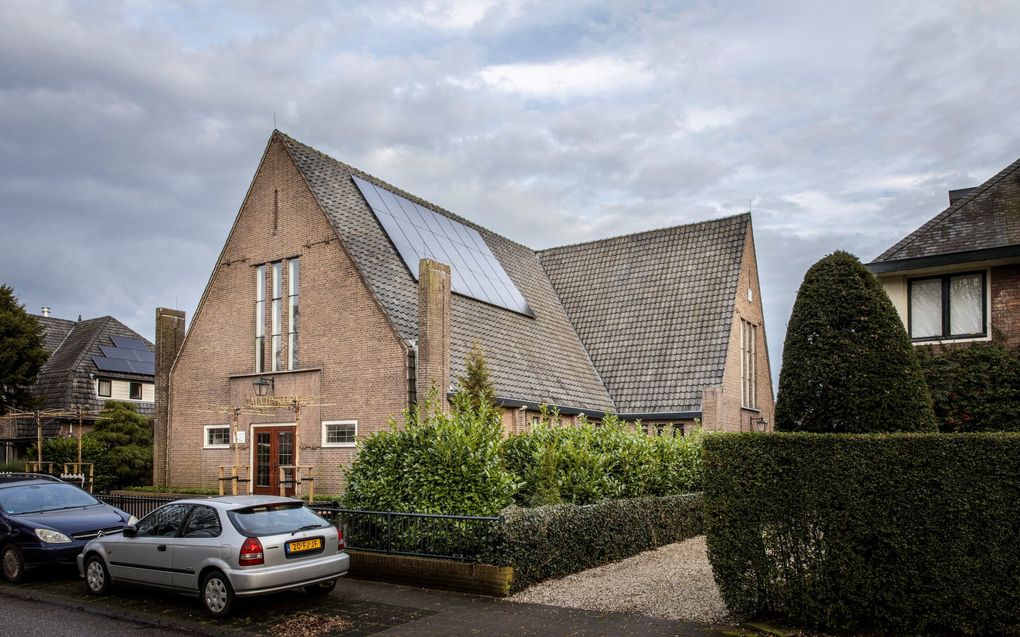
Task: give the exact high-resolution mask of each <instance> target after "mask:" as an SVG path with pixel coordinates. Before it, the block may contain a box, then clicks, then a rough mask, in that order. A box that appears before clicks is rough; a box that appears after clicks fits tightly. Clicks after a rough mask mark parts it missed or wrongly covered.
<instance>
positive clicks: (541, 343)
mask: <svg viewBox="0 0 1020 637" xmlns="http://www.w3.org/2000/svg"><path fill="white" fill-rule="evenodd" d="M164 338H165V339H166V341H165V342H166V343H175V344H173V345H167V346H166V347H164V346H163V345H162V343H163V339H164ZM176 343H179V344H180V345H179V346H180V351H179V352H177V349H176V347H177V345H176ZM475 343H477V344H478V345H480V347H481V348H482V350H483V351H484V354H485V357H486V360H487V362H488V366H489V370H490V374H491V377H492V381H493V383H494V385H495V388H496V393H497V396H498V402H499V404H500V405H501V407H502V418H503V424H504V427H505V430H506V432H507V433H508V434H509V433H513V432H517V431H522V430H524V429H526V428H527V427H528V426H529V425H530V424H531V423H532V422H533V421H534V420H535V419H537V418H538V414H539V410H540V406H541V405H549V406H552V407H555V408H556V409H557V410H558V412H559V414H560V418H561V423H562V424H565V425H569V424H572V423H575V422H576V421H577V418H578V416H579V415H580V414H585V415H586V416H588V417H590V418H593V419H599V418H601V417H603V416H604V415H605V414H606V413H607V412H613V413H618V414H620V415H621V416H623V417H624V418H625V419H627V420H641V421H642V422H643V423H644V424H645V427H646V431H648V432H649V433H651V434H654V433H656V432H661V431H663V430H664V428H665V426H666V425H667V424H672V425H675V429H674V431H676V432H683V431H684V430H685V428H689V427H691V426H693V424H694V423H695V421H697V420H700V421H701V422H702V423H703V424H704V426H705V427H707V428H709V429H717V430H731V431H737V430H750V429H756V428H757V429H764V428H768V427H770V423H771V421H772V410H773V393H772V385H771V373H770V368H769V360H768V352H767V349H766V345H765V325H764V317H763V314H762V306H761V294H760V290H759V284H758V273H757V266H756V259H755V252H754V241H753V236H752V231H751V217H750V215H749V214H741V215H736V216H732V217H727V218H723V219H717V220H713V221H705V222H701V223H694V224H690V225H683V226H677V227H673V228H666V229H662V230H654V231H650V232H644V233H639V234H633V235H628V236H623V237H616V238H612V239H607V240H603V241H593V242H589V243H583V244H577V245H569V246H566V247H562V248H553V249H549V250H539V251H536V250H533V249H531V248H528V247H527V246H524V245H521V244H520V243H517V242H514V241H511V240H510V239H507V238H505V237H502V236H500V235H498V234H496V233H494V232H492V231H490V230H487V229H486V228H483V227H481V226H478V225H477V224H475V223H472V222H471V221H469V220H468V219H465V218H463V217H460V216H457V215H455V214H453V213H450V212H448V211H446V210H444V209H442V208H440V207H439V206H436V205H435V204H432V203H429V202H428V201H425V200H423V199H421V198H419V197H416V196H414V195H413V194H410V193H408V192H405V191H403V190H401V189H399V188H397V187H395V186H392V185H390V184H387V183H386V182H384V181H382V180H380V179H378V178H376V177H373V176H371V175H368V174H366V173H364V172H362V171H360V170H358V169H357V168H354V167H351V166H349V165H346V164H344V163H341V162H339V161H337V160H335V159H333V158H331V157H328V156H327V155H324V154H323V153H321V152H319V151H317V150H315V149H313V148H311V147H309V146H306V145H304V144H302V143H300V142H298V141H296V140H294V139H292V138H291V137H288V136H287V135H284V134H282V133H280V132H279V131H274V132H273V134H272V136H271V137H270V139H269V142H268V144H267V147H266V150H265V152H264V154H263V157H262V160H261V163H260V165H259V167H258V170H257V172H256V174H255V177H254V179H253V181H252V183H251V186H250V188H249V190H248V193H247V195H246V197H245V199H244V201H243V203H242V205H241V208H240V211H239V212H238V213H237V217H236V219H235V221H234V225H233V227H232V228H231V230H230V233H229V235H228V236H227V238H226V241H225V244H224V246H223V250H222V253H221V255H220V257H219V259H218V260H217V262H216V265H215V267H214V268H213V271H212V273H211V275H210V278H209V281H208V284H207V286H206V289H205V291H204V293H203V295H202V297H201V300H200V302H199V305H198V307H197V309H196V312H195V315H194V317H193V320H192V323H191V325H190V327H189V328H188V330H187V334H186V336H185V335H184V321H183V315H181V314H180V313H176V314H167V313H166V312H165V311H164V310H157V336H156V347H157V350H158V351H160V352H165V354H157V360H158V361H160V362H159V363H158V364H157V368H158V372H157V373H158V379H159V380H158V381H157V395H158V396H160V397H161V400H162V397H163V396H166V397H167V400H166V409H165V410H164V409H163V408H162V406H161V407H160V408H159V409H158V410H157V416H156V432H155V441H156V452H155V455H156V458H155V470H154V471H155V475H154V480H155V482H156V483H157V484H163V485H167V486H174V487H214V486H215V485H216V484H217V482H218V481H219V480H220V476H221V475H226V476H229V475H230V473H231V471H232V470H234V468H235V467H237V470H238V472H239V475H240V476H242V477H244V478H247V479H250V480H251V486H252V490H253V491H255V492H276V491H277V490H278V489H279V484H280V482H281V480H280V476H281V475H283V476H284V478H285V480H284V482H289V481H290V479H291V475H292V474H291V473H290V472H291V471H292V469H291V467H293V466H295V465H299V466H309V465H310V466H313V467H315V468H316V476H317V477H316V485H315V488H316V490H317V491H326V492H336V491H337V490H339V489H340V488H341V486H342V485H341V483H340V480H341V478H340V476H339V472H338V471H337V467H338V466H341V465H349V464H350V463H351V462H352V461H353V458H354V454H355V444H356V441H357V440H358V439H359V438H363V437H365V436H367V435H369V434H371V433H372V432H376V431H380V430H383V429H385V428H386V427H387V426H388V424H387V422H388V419H389V418H390V417H391V416H393V415H399V414H400V413H401V412H402V411H403V410H405V409H407V408H408V407H410V406H411V405H414V404H416V403H418V402H420V401H421V400H423V399H425V398H426V397H427V396H429V395H430V394H431V395H435V396H436V397H437V398H438V401H439V403H440V404H441V406H445V405H446V399H447V398H448V395H449V394H448V393H449V392H450V391H451V390H452V387H453V383H454V382H455V380H456V378H457V377H458V376H459V375H460V374H462V373H463V367H464V360H465V357H466V356H467V353H468V351H469V350H470V349H471V347H472V345H473V344H475ZM164 355H165V356H166V358H165V359H164ZM171 361H172V368H171ZM164 369H166V370H167V372H168V373H166V374H164V371H163V370H164ZM164 379H165V385H163V384H161V383H163V381H164ZM295 407H299V409H297V408H295ZM235 431H236V434H235ZM221 472H223V473H222V474H221ZM281 472H282V473H281Z"/></svg>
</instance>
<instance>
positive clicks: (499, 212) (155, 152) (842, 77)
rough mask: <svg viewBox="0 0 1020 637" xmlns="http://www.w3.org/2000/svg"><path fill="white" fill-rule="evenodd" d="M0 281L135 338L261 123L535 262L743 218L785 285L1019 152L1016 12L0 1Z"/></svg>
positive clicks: (1017, 7)
mask: <svg viewBox="0 0 1020 637" xmlns="http://www.w3.org/2000/svg"><path fill="white" fill-rule="evenodd" d="M0 23H2V24H3V35H2V37H0V238H2V239H3V241H2V244H0V282H6V283H7V284H9V285H12V286H13V287H14V288H15V292H16V293H17V295H18V296H19V298H20V300H21V301H22V302H23V303H24V304H25V306H26V307H27V308H28V309H29V310H30V311H32V312H38V311H39V307H40V306H42V305H48V306H51V307H52V308H53V312H54V315H56V316H60V317H65V318H77V316H78V315H79V314H81V315H83V316H84V317H86V318H89V317H94V316H101V315H104V314H111V315H113V316H115V317H117V318H119V319H120V320H122V321H124V322H125V323H127V324H128V325H129V326H131V327H132V328H134V329H135V330H137V331H138V332H140V333H142V334H143V335H145V336H147V337H149V338H152V335H153V332H154V329H153V322H154V308H155V307H156V306H169V307H174V306H176V307H180V308H182V309H184V310H186V311H187V312H188V318H189V319H190V318H191V314H192V313H193V312H194V308H195V306H196V305H197V303H198V298H199V296H200V295H201V293H202V289H203V287H204V286H205V283H206V281H207V279H208V277H209V273H210V271H211V270H212V267H213V265H214V263H215V261H216V258H217V255H218V253H219V250H220V248H221V247H222V244H223V241H224V239H225V238H226V233H227V231H228V229H229V227H230V224H231V223H232V221H233V219H234V216H235V214H236V212H237V209H238V207H239V206H240V204H241V201H242V199H243V197H244V194H245V191H246V189H247V187H248V184H249V183H250V181H251V179H252V177H253V175H254V172H255V169H256V167H257V165H258V161H259V158H260V156H261V153H262V151H263V149H264V147H265V144H266V141H267V139H268V137H269V135H270V133H271V132H272V129H273V126H274V123H273V122H274V111H275V118H276V125H277V127H278V128H279V129H280V130H282V131H284V132H286V133H288V134H290V135H292V136H294V137H296V138H297V139H298V140H300V141H303V142H305V143H307V144H309V145H312V146H315V147H317V148H319V149H320V150H322V151H324V152H327V153H329V154H330V155H332V156H334V157H336V158H337V159H340V160H342V161H345V162H348V163H351V164H354V165H356V166H358V167H360V168H362V169H364V170H366V171H368V172H370V173H372V174H374V175H377V176H378V177H380V178H382V179H385V180H386V181H389V182H391V183H393V184H395V185H398V186H400V187H402V188H404V189H406V190H408V191H411V192H413V193H416V194H419V195H421V196H422V197H424V198H425V199H427V200H430V201H434V202H436V203H438V204H440V205H442V206H444V207H446V208H448V209H450V210H452V211H454V212H457V213H458V214H461V215H463V216H465V217H467V218H469V219H471V220H473V221H476V222H478V223H480V224H482V225H484V226H487V227H489V228H491V229H493V230H495V231H497V232H499V233H502V234H504V235H506V236H508V237H510V238H512V239H515V240H517V241H520V242H522V243H525V244H527V245H529V246H531V247H533V248H545V247H549V246H554V245H559V244H566V243H576V242H579V241H584V240H589V239H597V238H603V237H609V236H613V235H618V234H624V233H629V232H635V231H640V230H647V229H651V228H659V227H663V226H670V225H676V224H682V223H689V222H693V221H700V220H704V219H711V218H716V217H720V216H725V215H731V214H736V213H739V212H743V211H746V210H747V209H748V208H749V207H750V209H751V210H752V213H753V222H754V233H755V243H756V246H757V251H758V265H759V268H760V274H761V283H762V296H763V299H764V303H765V313H766V329H767V332H768V338H769V347H770V354H771V358H772V366H773V373H774V375H778V369H779V364H780V357H781V353H782V343H783V338H784V335H785V328H786V323H787V320H788V319H789V314H790V309H791V307H792V305H793V300H794V296H795V294H796V291H797V287H798V286H799V285H800V281H801V279H802V277H803V275H804V272H805V271H806V269H807V268H808V267H809V266H810V265H811V264H812V263H813V262H814V261H816V260H817V259H818V258H819V257H821V256H823V255H825V254H827V253H829V252H832V251H833V250H837V249H845V250H849V251H851V252H854V253H855V254H857V255H858V256H860V257H861V258H862V260H864V261H865V262H867V261H869V260H871V259H872V258H874V257H875V256H877V255H878V254H879V253H880V252H882V251H883V250H884V249H885V248H887V247H888V246H890V245H891V244H893V243H895V242H896V241H897V240H898V239H899V238H901V237H902V236H903V235H904V234H906V233H907V232H910V231H911V230H913V229H914V228H916V227H917V226H919V225H920V224H922V223H923V222H924V221H925V220H927V219H928V218H930V217H932V216H934V215H935V214H936V213H938V212H939V211H940V210H942V209H943V208H944V207H945V205H946V203H947V198H946V191H947V189H951V188H960V187H966V186H971V185H976V184H977V183H980V182H981V181H983V180H985V179H986V178H988V177H989V176H991V175H992V174H994V173H996V172H997V171H998V170H1000V169H1001V168H1002V167H1004V166H1005V165H1007V164H1008V163H1010V162H1012V161H1014V160H1015V159H1017V157H1018V156H1020V72H1018V70H1017V66H1016V64H1017V60H1018V59H1020V37H1018V35H1017V34H1018V33H1020V3H1017V2H1015V1H1012V2H1009V1H1005V2H994V1H982V0H967V1H962V2H931V1H923V2H911V3H898V2H889V1H884V2H874V3H870V2H862V1H855V2H847V3H845V4H843V3H840V4H837V3H829V2H804V3H786V2H783V3H779V2H776V3H757V2H743V1H738V2H682V3H681V2H661V3H656V2H640V3H639V2H633V3H627V2H606V3H600V2H573V3H567V2H543V3H529V2H518V1H507V0H502V1H498V2H489V1H485V0H477V1H470V2H442V1H437V2H425V3H421V2H414V3H400V2H385V1H380V0H373V1H371V2H365V3H363V4H356V3H353V2H343V3H336V4H333V5H326V4H324V3H321V2H311V1H310V2H296V1H293V0H291V1H288V2H243V3H241V2H238V3H223V4H219V3H217V4H213V3H197V2H180V3H169V2H168V3H147V2H137V1H134V2H119V3H118V2H110V3H97V2H88V3H85V2H74V3H61V2H41V1H39V0H34V1H32V2H25V3H19V2H9V1H5V2H3V4H2V5H0Z"/></svg>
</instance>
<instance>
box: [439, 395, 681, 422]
mask: <svg viewBox="0 0 1020 637" xmlns="http://www.w3.org/2000/svg"><path fill="white" fill-rule="evenodd" d="M455 393H456V392H448V393H447V398H453V396H454V394H455ZM496 404H497V405H499V406H500V407H507V408H510V409H526V410H528V411H541V409H542V406H543V405H544V406H545V407H546V408H547V409H555V410H556V411H557V412H559V413H560V414H562V415H564V416H574V415H585V416H588V417H590V418H604V417H605V416H606V414H611V413H613V412H611V411H609V412H607V411H602V410H599V409H585V408H583V407H567V406H565V405H550V404H549V403H536V402H533V401H528V400H518V399H516V398H496ZM617 416H618V417H619V418H620V419H621V420H628V421H634V420H693V419H695V418H701V412H700V411H668V412H634V413H629V414H617Z"/></svg>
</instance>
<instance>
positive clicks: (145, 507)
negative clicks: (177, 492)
mask: <svg viewBox="0 0 1020 637" xmlns="http://www.w3.org/2000/svg"><path fill="white" fill-rule="evenodd" d="M96 498H98V499H99V500H100V501H101V502H105V503H107V504H109V505H110V506H115V507H117V508H118V509H120V510H121V511H123V512H125V513H130V514H131V515H133V516H135V517H136V518H140V517H142V516H146V515H148V514H149V513H151V512H153V511H155V510H156V509H158V508H159V507H161V506H163V505H164V504H170V503H171V502H174V501H175V500H180V498H171V497H168V496H159V495H156V496H153V495H125V494H123V493H118V494H115V495H111V494H107V493H102V494H98V495H96Z"/></svg>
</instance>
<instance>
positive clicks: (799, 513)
mask: <svg viewBox="0 0 1020 637" xmlns="http://www.w3.org/2000/svg"><path fill="white" fill-rule="evenodd" d="M704 460H705V505H704V507H705V525H706V532H707V536H708V550H709V559H710V560H711V562H712V566H713V569H714V570H715V578H716V582H717V583H718V584H719V588H720V591H721V593H722V595H723V598H724V599H725V601H726V603H727V605H728V606H729V607H730V609H731V610H732V611H735V612H737V613H740V614H745V615H752V616H765V617H772V618H774V619H779V620H787V621H791V622H794V623H797V624H800V625H808V626H815V627H819V628H826V629H835V630H880V631H888V632H897V633H910V634H918V633H933V632H948V633H953V634H981V633H992V632H1001V631H1003V630H1005V629H1006V628H1007V627H1009V626H1015V625H1016V624H1018V623H1020V567H1018V566H1020V518H1018V512H1020V471H1018V468H1020V435H1018V434H1012V433H986V434H883V435H857V434H806V433H795V434H773V435H764V434H733V435H720V436H711V437H709V438H708V439H706V442H705V459H704Z"/></svg>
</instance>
